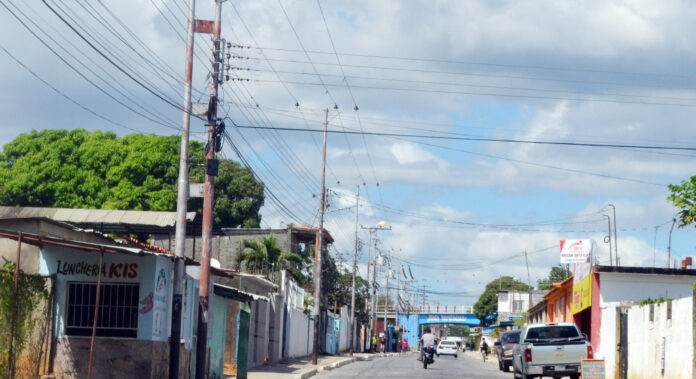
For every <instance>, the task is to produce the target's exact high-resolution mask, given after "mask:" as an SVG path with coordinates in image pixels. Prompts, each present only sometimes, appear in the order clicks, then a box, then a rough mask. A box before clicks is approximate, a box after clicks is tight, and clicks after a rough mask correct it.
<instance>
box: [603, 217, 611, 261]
mask: <svg viewBox="0 0 696 379" xmlns="http://www.w3.org/2000/svg"><path fill="white" fill-rule="evenodd" d="M602 216H604V217H606V218H607V227H608V228H609V235H608V236H606V237H604V243H607V242H608V243H609V266H613V265H614V259H613V258H612V254H611V217H609V216H608V215H602Z"/></svg>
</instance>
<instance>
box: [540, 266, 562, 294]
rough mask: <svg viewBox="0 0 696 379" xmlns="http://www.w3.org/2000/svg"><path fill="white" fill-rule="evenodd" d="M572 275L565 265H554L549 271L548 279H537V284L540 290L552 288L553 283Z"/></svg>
mask: <svg viewBox="0 0 696 379" xmlns="http://www.w3.org/2000/svg"><path fill="white" fill-rule="evenodd" d="M569 276H570V273H569V272H568V270H566V269H565V268H564V267H563V266H560V265H558V266H553V267H551V271H549V276H548V278H546V279H541V280H538V281H537V285H538V287H539V289H540V290H550V289H551V283H558V282H562V281H564V280H566V279H567V278H568V277H569Z"/></svg>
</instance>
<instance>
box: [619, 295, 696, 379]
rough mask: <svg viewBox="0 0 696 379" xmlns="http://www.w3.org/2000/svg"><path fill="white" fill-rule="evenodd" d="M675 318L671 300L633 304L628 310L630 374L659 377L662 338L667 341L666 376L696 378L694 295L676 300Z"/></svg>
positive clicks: (677, 378)
mask: <svg viewBox="0 0 696 379" xmlns="http://www.w3.org/2000/svg"><path fill="white" fill-rule="evenodd" d="M671 306H672V315H671V319H668V318H667V307H668V305H667V303H662V304H656V305H654V315H653V321H650V306H649V305H646V306H633V307H631V308H630V309H629V310H628V376H629V377H631V378H659V377H662V375H661V372H660V370H661V359H662V340H663V339H664V341H665V355H664V357H665V374H664V377H665V378H674V379H687V378H693V376H692V374H693V372H692V369H693V368H692V359H693V354H694V346H693V299H692V298H691V297H686V298H681V299H678V300H675V301H672V305H671Z"/></svg>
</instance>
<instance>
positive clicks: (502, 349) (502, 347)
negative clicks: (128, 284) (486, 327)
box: [495, 330, 520, 372]
mask: <svg viewBox="0 0 696 379" xmlns="http://www.w3.org/2000/svg"><path fill="white" fill-rule="evenodd" d="M519 342H520V330H510V331H507V332H503V333H500V338H499V339H498V341H495V350H496V354H497V355H498V368H499V369H500V370H501V371H505V372H507V371H510V366H512V348H513V347H514V346H515V344H517V343H519Z"/></svg>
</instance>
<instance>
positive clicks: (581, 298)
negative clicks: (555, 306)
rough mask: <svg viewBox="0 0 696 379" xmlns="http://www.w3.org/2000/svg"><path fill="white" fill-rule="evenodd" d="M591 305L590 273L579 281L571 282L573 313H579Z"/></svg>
mask: <svg viewBox="0 0 696 379" xmlns="http://www.w3.org/2000/svg"><path fill="white" fill-rule="evenodd" d="M590 306H592V275H588V276H586V277H585V278H584V279H582V280H581V281H580V282H579V283H577V284H575V283H574V284H573V306H572V308H571V310H572V311H573V314H576V313H580V312H582V311H584V310H585V309H587V308H589V307H590Z"/></svg>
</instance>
